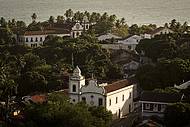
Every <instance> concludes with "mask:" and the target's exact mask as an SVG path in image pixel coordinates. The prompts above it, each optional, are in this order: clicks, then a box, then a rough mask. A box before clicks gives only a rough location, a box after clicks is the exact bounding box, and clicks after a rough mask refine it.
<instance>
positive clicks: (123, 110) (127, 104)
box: [106, 85, 133, 116]
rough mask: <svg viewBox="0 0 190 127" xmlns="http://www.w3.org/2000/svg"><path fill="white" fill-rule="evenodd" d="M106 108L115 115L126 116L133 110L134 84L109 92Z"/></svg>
mask: <svg viewBox="0 0 190 127" xmlns="http://www.w3.org/2000/svg"><path fill="white" fill-rule="evenodd" d="M106 108H107V109H108V110H109V111H111V112H112V114H114V115H115V116H125V115H127V114H128V113H130V112H132V111H133V85H131V86H128V87H125V88H122V89H119V90H116V91H113V92H110V93H107V94H106Z"/></svg>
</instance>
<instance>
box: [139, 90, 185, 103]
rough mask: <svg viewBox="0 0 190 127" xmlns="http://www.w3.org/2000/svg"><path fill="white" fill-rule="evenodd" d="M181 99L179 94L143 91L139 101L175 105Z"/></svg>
mask: <svg viewBox="0 0 190 127" xmlns="http://www.w3.org/2000/svg"><path fill="white" fill-rule="evenodd" d="M181 98H182V95H181V94H174V93H158V92H153V91H144V92H143V93H142V94H141V97H140V101H149V102H163V103H175V102H179V101H181Z"/></svg>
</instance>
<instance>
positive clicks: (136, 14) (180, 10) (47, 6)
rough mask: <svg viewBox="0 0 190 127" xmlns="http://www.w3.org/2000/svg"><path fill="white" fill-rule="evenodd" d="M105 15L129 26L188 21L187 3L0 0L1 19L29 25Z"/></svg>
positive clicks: (180, 0) (177, 0) (165, 0)
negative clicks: (69, 13) (67, 15)
mask: <svg viewBox="0 0 190 127" xmlns="http://www.w3.org/2000/svg"><path fill="white" fill-rule="evenodd" d="M69 8H71V9H73V10H75V11H77V10H79V11H85V10H87V11H90V12H93V11H95V12H100V13H103V12H108V14H116V15H117V16H118V17H124V18H125V19H126V21H127V23H128V24H134V23H137V24H149V23H155V24H158V25H162V24H164V23H165V22H169V21H170V20H172V19H174V18H175V19H177V20H179V21H182V22H184V21H188V22H190V0H0V16H3V17H5V18H6V19H12V18H15V19H18V20H24V21H25V22H27V23H30V22H31V15H32V13H34V12H35V13H37V15H38V21H42V20H46V19H48V18H49V16H51V15H53V16H57V15H63V14H64V12H65V10H67V9H69Z"/></svg>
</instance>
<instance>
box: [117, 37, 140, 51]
mask: <svg viewBox="0 0 190 127" xmlns="http://www.w3.org/2000/svg"><path fill="white" fill-rule="evenodd" d="M141 39H142V37H141V36H138V35H133V36H131V37H129V38H127V39H125V40H121V41H118V43H119V44H124V45H127V46H128V49H130V50H135V48H136V45H138V44H139V42H140V40H141Z"/></svg>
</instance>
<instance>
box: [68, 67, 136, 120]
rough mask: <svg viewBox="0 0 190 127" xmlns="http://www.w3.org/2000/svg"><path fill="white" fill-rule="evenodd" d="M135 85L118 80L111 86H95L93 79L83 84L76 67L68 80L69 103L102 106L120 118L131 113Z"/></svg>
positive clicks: (95, 82) (83, 79) (105, 84)
mask: <svg viewBox="0 0 190 127" xmlns="http://www.w3.org/2000/svg"><path fill="white" fill-rule="evenodd" d="M134 87H135V84H132V83H130V82H129V81H128V80H120V81H117V82H114V83H112V84H107V83H104V84H97V81H96V80H95V79H92V80H90V81H89V83H88V84H85V78H84V77H83V76H82V75H81V71H80V69H79V68H78V67H76V69H75V70H74V72H73V75H72V76H71V77H70V79H69V97H70V101H71V103H78V102H81V101H84V102H85V103H87V104H88V105H90V106H104V107H106V108H107V110H109V111H111V112H112V114H113V115H114V117H115V118H116V117H122V116H125V115H127V114H128V113H130V112H132V111H133V94H134Z"/></svg>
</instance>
